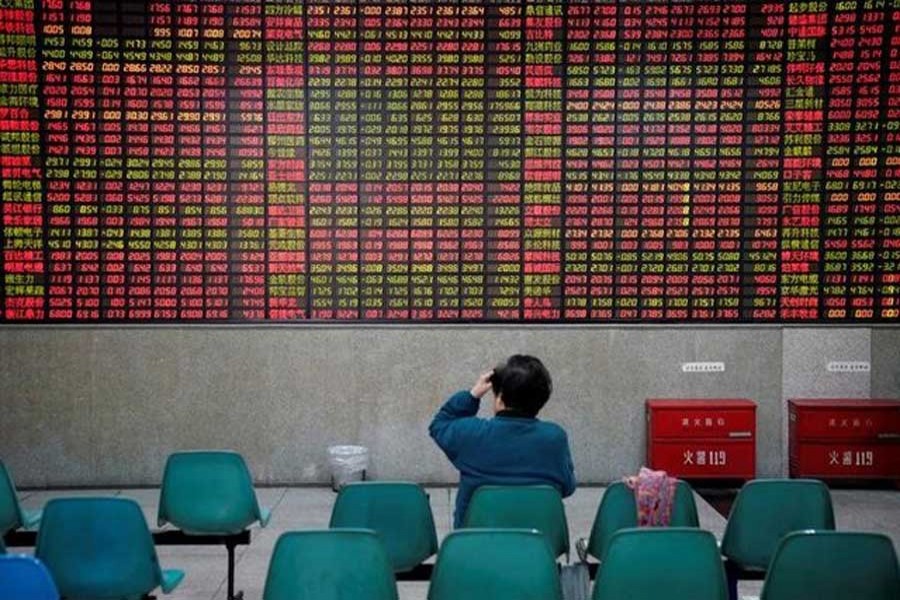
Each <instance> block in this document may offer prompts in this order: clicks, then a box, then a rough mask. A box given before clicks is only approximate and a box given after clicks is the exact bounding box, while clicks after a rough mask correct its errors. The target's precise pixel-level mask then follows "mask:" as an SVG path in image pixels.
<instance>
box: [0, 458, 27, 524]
mask: <svg viewBox="0 0 900 600" xmlns="http://www.w3.org/2000/svg"><path fill="white" fill-rule="evenodd" d="M22 526H24V517H23V515H22V507H21V506H20V505H19V497H18V495H17V494H16V486H15V485H13V481H12V477H10V475H9V471H7V469H6V465H4V464H3V461H0V537H2V536H3V534H4V533H6V532H7V531H11V530H13V529H18V528H19V527H22Z"/></svg>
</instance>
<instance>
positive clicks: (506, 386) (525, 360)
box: [491, 354, 553, 417]
mask: <svg viewBox="0 0 900 600" xmlns="http://www.w3.org/2000/svg"><path fill="white" fill-rule="evenodd" d="M491 388H493V390H494V395H495V396H497V395H500V394H502V396H503V404H505V405H506V407H507V408H510V409H512V410H516V411H519V412H522V413H524V414H526V415H529V416H531V417H536V416H537V414H538V413H539V412H540V411H541V409H542V408H543V407H544V405H545V404H547V400H549V399H550V393H551V392H552V391H553V381H552V380H551V379H550V373H549V372H548V371H547V368H546V367H545V366H544V363H542V362H541V361H540V360H539V359H537V358H535V357H534V356H528V355H526V354H514V355H512V356H510V357H509V359H508V360H507V361H506V363H504V364H502V365H499V366H498V367H497V368H496V369H494V374H493V375H492V376H491Z"/></svg>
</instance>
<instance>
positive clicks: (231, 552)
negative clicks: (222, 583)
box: [225, 542, 244, 600]
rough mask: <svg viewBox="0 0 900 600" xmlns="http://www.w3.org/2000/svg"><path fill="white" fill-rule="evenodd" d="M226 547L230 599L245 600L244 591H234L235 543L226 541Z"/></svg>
mask: <svg viewBox="0 0 900 600" xmlns="http://www.w3.org/2000/svg"><path fill="white" fill-rule="evenodd" d="M225 548H226V549H227V550H228V600H243V598H244V592H237V593H235V591H234V550H235V545H234V544H232V543H230V542H226V543H225Z"/></svg>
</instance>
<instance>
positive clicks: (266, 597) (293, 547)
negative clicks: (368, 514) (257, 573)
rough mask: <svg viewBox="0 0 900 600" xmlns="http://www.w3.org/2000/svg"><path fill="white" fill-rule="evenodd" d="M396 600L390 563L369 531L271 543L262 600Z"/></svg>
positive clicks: (297, 534)
mask: <svg viewBox="0 0 900 600" xmlns="http://www.w3.org/2000/svg"><path fill="white" fill-rule="evenodd" d="M361 598H365V599H366V600H397V584H396V582H395V580H394V573H393V570H392V569H391V563H390V562H389V561H388V557H387V554H386V553H385V551H384V547H383V546H382V545H381V542H380V541H379V539H378V536H377V534H376V533H375V532H374V531H372V530H368V529H328V530H322V531H292V532H288V533H284V534H282V536H281V537H280V538H278V541H277V542H276V543H275V550H274V551H273V552H272V559H271V560H270V561H269V572H268V575H267V576H266V586H265V590H264V591H263V600H360V599H361Z"/></svg>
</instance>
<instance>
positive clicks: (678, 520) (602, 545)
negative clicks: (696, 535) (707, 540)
mask: <svg viewBox="0 0 900 600" xmlns="http://www.w3.org/2000/svg"><path fill="white" fill-rule="evenodd" d="M669 525H670V526H671V527H699V526H700V519H699V517H698V516H697V503H696V502H695V501H694V492H693V490H691V486H690V485H688V483H687V482H686V481H681V480H679V481H678V484H677V485H676V487H675V498H674V499H673V501H672V518H671V520H670V523H669ZM637 526H638V516H637V503H636V502H635V500H634V490H632V489H631V488H629V487H628V486H627V485H625V484H624V483H623V482H621V481H618V482H616V483H613V484H610V486H609V487H608V488H606V491H605V492H604V493H603V499H602V500H601V501H600V507H599V508H598V509H597V515H596V516H595V517H594V526H593V527H592V528H591V537H590V540H589V542H588V554H590V555H591V556H593V557H594V558H596V559H597V560H603V555H604V553H605V552H606V548H607V546H609V540H610V539H612V536H613V534H614V533H615V532H617V531H619V530H620V529H628V528H630V527H637Z"/></svg>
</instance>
